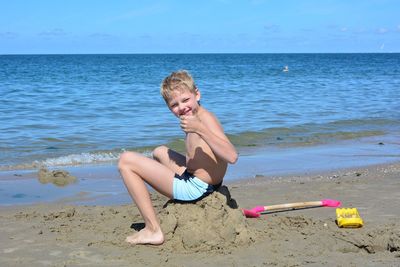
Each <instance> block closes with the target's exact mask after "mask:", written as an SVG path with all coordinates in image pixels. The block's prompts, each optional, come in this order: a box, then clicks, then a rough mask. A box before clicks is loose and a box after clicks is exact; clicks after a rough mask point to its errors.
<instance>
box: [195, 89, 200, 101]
mask: <svg viewBox="0 0 400 267" xmlns="http://www.w3.org/2000/svg"><path fill="white" fill-rule="evenodd" d="M195 93H196V100H197V102H199V101H200V98H201V94H200V91H199V89H197V88H196V90H195Z"/></svg>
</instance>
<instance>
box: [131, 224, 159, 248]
mask: <svg viewBox="0 0 400 267" xmlns="http://www.w3.org/2000/svg"><path fill="white" fill-rule="evenodd" d="M125 241H126V242H128V243H130V244H132V245H139V244H142V245H145V244H149V245H161V244H162V243H164V234H163V233H162V232H161V229H158V230H157V231H155V232H153V231H151V230H149V229H147V228H143V229H142V230H140V231H139V232H137V233H135V234H133V235H130V236H128V237H127V238H126V239H125Z"/></svg>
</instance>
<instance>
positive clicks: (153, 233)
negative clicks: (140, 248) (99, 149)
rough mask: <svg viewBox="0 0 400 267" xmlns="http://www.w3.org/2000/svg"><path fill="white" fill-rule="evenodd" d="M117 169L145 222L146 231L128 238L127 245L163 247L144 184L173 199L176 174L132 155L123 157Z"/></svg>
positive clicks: (142, 157)
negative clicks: (160, 245) (158, 245)
mask: <svg viewBox="0 0 400 267" xmlns="http://www.w3.org/2000/svg"><path fill="white" fill-rule="evenodd" d="M118 167H119V170H120V173H121V175H122V177H123V180H124V183H125V185H126V187H127V189H128V191H129V194H130V195H131V197H132V198H133V200H134V201H135V203H136V205H137V207H138V209H139V212H140V214H141V215H142V217H143V219H144V222H145V228H144V229H142V230H141V231H139V232H138V233H136V234H134V235H132V236H129V237H127V241H128V242H130V243H133V244H155V245H156V244H162V243H163V242H164V235H163V233H162V232H161V228H160V224H159V222H158V219H157V217H156V214H155V211H154V208H153V205H152V203H151V199H150V194H149V191H148V190H147V187H146V184H145V182H146V183H148V184H150V185H151V186H152V187H153V188H154V189H156V190H157V191H158V192H160V193H161V194H163V195H165V196H167V197H169V198H172V195H173V192H172V191H173V179H174V175H175V173H174V172H173V171H172V170H170V169H169V168H168V167H166V166H164V165H162V164H160V163H159V162H157V161H155V160H152V159H149V158H147V157H145V156H143V155H141V154H138V153H134V152H125V153H123V154H122V155H121V157H120V160H119V162H118Z"/></svg>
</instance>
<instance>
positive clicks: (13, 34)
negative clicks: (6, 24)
mask: <svg viewBox="0 0 400 267" xmlns="http://www.w3.org/2000/svg"><path fill="white" fill-rule="evenodd" d="M16 37H18V33H16V32H0V38H6V39H14V38H16Z"/></svg>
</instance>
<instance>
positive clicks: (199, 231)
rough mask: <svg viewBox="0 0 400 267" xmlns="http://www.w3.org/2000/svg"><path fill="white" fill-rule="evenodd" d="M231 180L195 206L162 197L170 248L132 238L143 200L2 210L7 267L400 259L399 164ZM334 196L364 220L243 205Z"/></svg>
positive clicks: (0, 250) (0, 247) (0, 249)
mask: <svg viewBox="0 0 400 267" xmlns="http://www.w3.org/2000/svg"><path fill="white" fill-rule="evenodd" d="M226 186H227V188H224V189H223V190H221V192H215V193H213V194H212V195H210V196H208V197H206V198H204V199H203V200H201V201H198V202H197V203H192V204H182V203H175V202H170V201H168V199H166V198H165V197H163V196H161V195H159V194H156V193H154V194H152V199H153V201H154V204H155V208H156V210H157V212H158V213H159V217H160V221H161V225H162V227H163V229H164V232H165V234H166V242H165V244H164V245H162V246H141V245H140V246H131V245H129V244H127V243H125V242H124V239H125V237H126V236H127V235H129V234H131V233H132V232H133V231H135V230H138V229H140V228H141V227H143V221H142V219H141V217H140V215H139V213H138V211H137V209H136V207H135V205H134V204H129V205H120V206H67V205H63V204H46V205H44V204H41V205H31V206H13V207H2V208H0V223H1V230H0V231H1V234H0V255H1V256H0V266H204V265H209V266H269V265H272V266H322V265H326V266H399V263H400V223H399V221H398V220H399V217H400V205H399V203H400V201H399V200H400V164H398V163H396V164H391V165H382V166H372V167H368V168H361V169H353V170H343V171H336V172H332V173H323V174H310V175H305V176H290V177H257V178H253V179H248V180H243V181H239V182H234V183H230V184H226ZM226 189H228V190H226ZM228 191H229V192H230V195H229V194H228V193H227V192H228ZM324 198H331V199H338V200H340V201H342V203H343V206H344V207H356V208H357V209H358V211H359V213H360V215H361V217H362V218H363V220H364V226H363V227H362V228H359V229H343V228H338V226H337V225H336V223H335V218H336V216H335V209H334V208H314V209H304V210H296V211H286V212H279V213H273V214H267V215H263V216H262V217H261V218H258V219H248V218H244V217H243V216H242V214H241V210H240V208H252V207H253V206H256V205H272V204H279V203H289V202H298V201H311V200H321V199H324Z"/></svg>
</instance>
